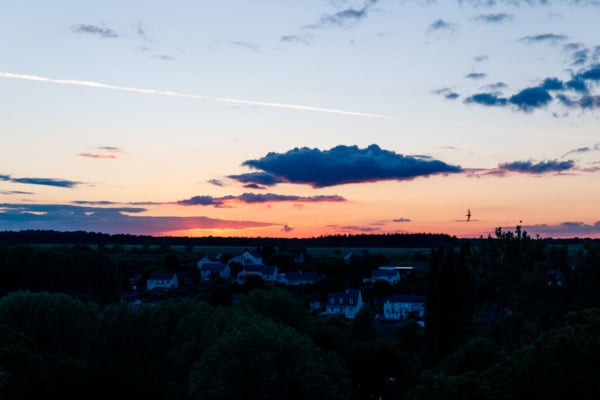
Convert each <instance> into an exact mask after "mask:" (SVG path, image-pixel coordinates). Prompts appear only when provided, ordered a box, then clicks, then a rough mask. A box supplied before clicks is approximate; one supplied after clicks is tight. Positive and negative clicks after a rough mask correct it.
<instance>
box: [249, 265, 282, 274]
mask: <svg viewBox="0 0 600 400" xmlns="http://www.w3.org/2000/svg"><path fill="white" fill-rule="evenodd" d="M242 272H245V273H250V274H251V273H261V274H266V275H272V274H274V273H275V266H273V265H261V264H249V265H245V266H244V269H243V271H242Z"/></svg>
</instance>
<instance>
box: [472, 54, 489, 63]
mask: <svg viewBox="0 0 600 400" xmlns="http://www.w3.org/2000/svg"><path fill="white" fill-rule="evenodd" d="M488 59H489V57H488V56H486V55H481V56H477V57H475V61H476V62H484V61H487V60H488Z"/></svg>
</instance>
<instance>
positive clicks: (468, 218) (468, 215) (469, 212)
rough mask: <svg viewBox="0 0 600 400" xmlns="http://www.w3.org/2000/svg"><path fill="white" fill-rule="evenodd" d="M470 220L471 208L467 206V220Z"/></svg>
mask: <svg viewBox="0 0 600 400" xmlns="http://www.w3.org/2000/svg"><path fill="white" fill-rule="evenodd" d="M470 220H471V209H470V208H469V209H468V210H467V222H469V221H470Z"/></svg>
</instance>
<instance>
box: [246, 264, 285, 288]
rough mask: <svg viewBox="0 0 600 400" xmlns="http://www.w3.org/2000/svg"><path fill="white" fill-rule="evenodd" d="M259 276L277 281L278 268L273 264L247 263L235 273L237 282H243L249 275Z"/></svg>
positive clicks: (269, 280) (266, 279) (270, 280)
mask: <svg viewBox="0 0 600 400" xmlns="http://www.w3.org/2000/svg"><path fill="white" fill-rule="evenodd" d="M252 275H254V276H260V277H261V278H263V279H264V280H265V281H267V282H277V278H278V270H277V267H276V266H274V265H263V264H249V265H245V266H244V269H242V270H241V271H240V272H239V273H238V274H237V277H236V278H237V281H238V283H244V281H245V280H246V278H248V277H249V276H252Z"/></svg>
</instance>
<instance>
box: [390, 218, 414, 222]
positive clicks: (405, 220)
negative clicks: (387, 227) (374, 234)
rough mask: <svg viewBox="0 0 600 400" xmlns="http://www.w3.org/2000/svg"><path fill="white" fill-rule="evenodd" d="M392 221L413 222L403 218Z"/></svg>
mask: <svg viewBox="0 0 600 400" xmlns="http://www.w3.org/2000/svg"><path fill="white" fill-rule="evenodd" d="M392 221H393V222H411V221H412V220H411V219H410V218H404V217H401V218H396V219H393V220H392Z"/></svg>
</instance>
